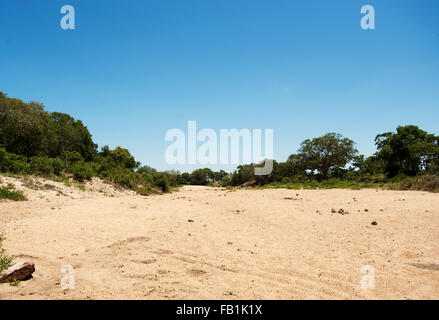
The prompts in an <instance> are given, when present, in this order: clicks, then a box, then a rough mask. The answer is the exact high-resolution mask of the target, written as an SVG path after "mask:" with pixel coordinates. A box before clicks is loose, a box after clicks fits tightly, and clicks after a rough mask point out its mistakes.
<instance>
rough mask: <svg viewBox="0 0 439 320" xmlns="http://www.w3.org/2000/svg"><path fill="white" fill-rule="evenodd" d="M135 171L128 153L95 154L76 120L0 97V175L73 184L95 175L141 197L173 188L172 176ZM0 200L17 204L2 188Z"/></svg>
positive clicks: (104, 149)
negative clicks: (67, 179) (65, 180)
mask: <svg viewBox="0 0 439 320" xmlns="http://www.w3.org/2000/svg"><path fill="white" fill-rule="evenodd" d="M139 166H140V163H139V162H137V161H136V160H135V159H134V157H133V156H132V155H131V154H130V152H129V151H128V150H127V149H124V148H121V147H117V148H115V149H114V150H111V149H110V148H109V147H108V146H104V147H102V148H101V149H100V150H98V146H97V145H96V144H95V143H94V142H93V140H92V137H91V134H90V132H89V131H88V129H87V127H86V126H84V125H83V123H82V122H81V121H80V120H75V119H73V118H72V117H71V116H69V115H68V114H64V113H58V112H47V111H45V110H44V106H43V105H42V104H40V103H37V102H30V103H26V102H23V101H21V100H19V99H14V98H9V97H7V96H6V95H5V94H3V93H2V92H0V171H1V172H7V173H12V174H35V175H39V176H45V177H59V176H65V177H73V178H74V179H76V180H78V181H84V180H87V179H90V178H92V177H95V176H96V177H100V178H102V179H104V180H106V181H108V182H112V183H114V184H117V185H120V186H122V187H125V188H128V189H132V190H135V191H136V192H138V193H140V194H143V195H147V194H150V193H160V192H168V191H169V190H170V189H171V188H172V187H176V186H177V179H176V176H175V175H174V174H170V173H166V172H157V171H156V170H154V169H152V168H149V167H141V168H139ZM3 197H4V198H10V197H17V199H18V198H19V195H18V193H17V192H16V191H10V190H3V189H2V191H0V198H3Z"/></svg>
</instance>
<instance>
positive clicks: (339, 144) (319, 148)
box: [298, 133, 358, 179]
mask: <svg viewBox="0 0 439 320" xmlns="http://www.w3.org/2000/svg"><path fill="white" fill-rule="evenodd" d="M357 154H358V151H357V149H355V147H354V142H353V141H352V140H350V139H348V138H345V137H343V136H342V135H340V134H336V133H327V134H326V135H324V136H322V137H318V138H314V139H311V140H310V139H307V140H305V141H303V142H302V144H301V147H300V149H299V153H298V157H299V158H300V162H301V163H303V165H304V169H306V170H310V171H311V172H313V173H314V172H318V175H319V177H320V178H322V179H327V178H328V176H329V174H330V173H331V172H335V171H336V170H338V169H341V168H344V167H345V166H346V165H347V164H348V163H349V162H350V161H352V160H353V159H354V157H355V156H357Z"/></svg>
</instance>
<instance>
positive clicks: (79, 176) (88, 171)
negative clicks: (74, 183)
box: [73, 162, 94, 182]
mask: <svg viewBox="0 0 439 320" xmlns="http://www.w3.org/2000/svg"><path fill="white" fill-rule="evenodd" d="M93 175H94V172H93V169H92V168H91V166H90V165H88V164H87V163H85V162H77V163H75V165H74V166H73V178H74V179H75V180H78V181H81V182H82V181H84V180H90V179H91V178H92V177H93Z"/></svg>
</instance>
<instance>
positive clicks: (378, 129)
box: [0, 0, 439, 170]
mask: <svg viewBox="0 0 439 320" xmlns="http://www.w3.org/2000/svg"><path fill="white" fill-rule="evenodd" d="M65 4H71V5H73V6H74V7H75V9H76V30H70V31H65V30H62V29H61V28H60V26H59V22H60V19H61V16H62V15H61V14H60V8H61V6H62V5H65ZM365 4H370V5H373V6H374V7H375V11H376V21H375V22H376V29H375V30H368V31H365V30H362V29H361V28H360V20H361V13H360V8H361V7H362V6H363V5H365ZM0 91H3V92H5V93H7V94H8V95H9V96H11V97H19V98H22V99H24V100H26V101H29V100H34V101H39V102H43V103H44V104H45V105H46V108H47V110H49V111H59V112H65V113H69V114H71V115H72V116H74V117H75V118H78V119H81V120H83V122H84V123H85V124H86V125H87V127H88V128H89V130H90V131H91V133H92V134H93V138H94V140H95V141H96V142H97V143H98V144H99V145H100V146H103V145H105V144H108V145H109V146H110V147H115V146H118V145H121V146H124V147H127V148H128V149H129V150H130V151H131V152H132V153H133V154H134V155H135V156H136V158H137V160H139V161H141V162H142V163H144V164H148V165H151V166H153V167H155V168H158V169H169V168H170V166H168V165H167V164H166V163H165V160H164V153H165V150H166V148H167V146H168V145H169V143H168V142H166V141H165V140H164V135H165V132H166V131H167V130H168V129H170V128H181V129H183V130H185V131H186V126H187V121H188V120H196V121H197V124H198V128H213V129H215V130H219V129H220V128H238V129H240V128H249V129H252V128H262V129H264V128H273V129H274V153H275V159H277V160H281V161H283V160H285V159H286V158H287V157H288V155H289V154H291V153H293V152H296V150H297V149H298V147H299V145H300V142H301V141H303V140H304V139H306V138H310V137H315V136H319V135H322V134H324V133H326V132H338V133H341V134H343V135H345V136H347V137H349V138H351V139H353V140H354V141H355V142H357V147H358V149H359V151H360V152H361V153H364V154H366V155H370V154H372V153H373V152H374V151H375V146H374V141H373V140H374V137H375V135H376V134H377V133H382V132H386V131H391V130H394V129H395V127H396V126H398V125H403V124H416V125H419V126H420V127H422V128H423V129H425V130H427V131H431V132H435V133H436V134H439V127H438V120H439V1H437V0H423V1H415V0H411V1H403V0H374V1H371V0H361V1H358V0H334V1H326V0H320V1H304V0H303V1H293V0H264V1H260V0H245V1H243V0H197V1H193V0H173V1H168V0H154V1H153V0H125V1H120V0H112V1H108V0H92V1H91V0H69V1H67V0H64V1H58V0H46V1H35V0H14V1H11V0H0ZM175 168H176V169H180V170H184V169H189V168H186V167H179V166H176V167H175ZM213 168H215V169H216V168H218V167H213Z"/></svg>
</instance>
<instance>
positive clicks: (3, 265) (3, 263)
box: [0, 235, 13, 272]
mask: <svg viewBox="0 0 439 320" xmlns="http://www.w3.org/2000/svg"><path fill="white" fill-rule="evenodd" d="M4 240H5V239H4V238H3V237H2V235H0V272H1V271H3V270H5V269H7V268H9V266H10V264H11V262H12V261H13V259H12V257H9V256H8V255H6V250H5V249H3V246H2V243H3V241H4Z"/></svg>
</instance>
